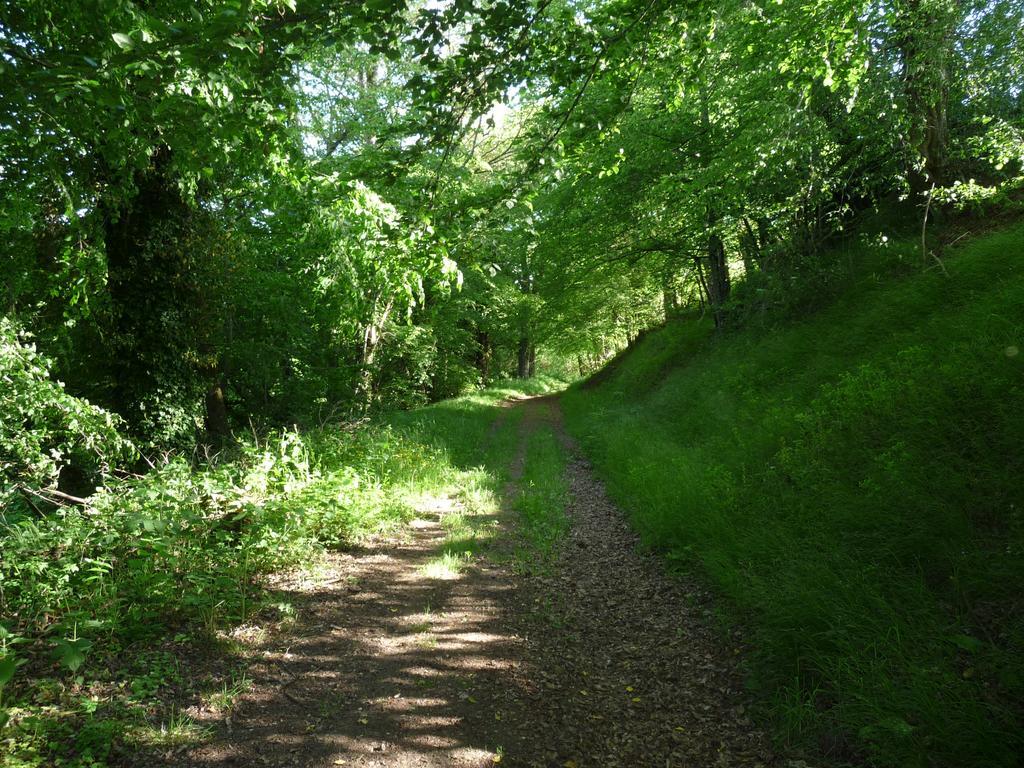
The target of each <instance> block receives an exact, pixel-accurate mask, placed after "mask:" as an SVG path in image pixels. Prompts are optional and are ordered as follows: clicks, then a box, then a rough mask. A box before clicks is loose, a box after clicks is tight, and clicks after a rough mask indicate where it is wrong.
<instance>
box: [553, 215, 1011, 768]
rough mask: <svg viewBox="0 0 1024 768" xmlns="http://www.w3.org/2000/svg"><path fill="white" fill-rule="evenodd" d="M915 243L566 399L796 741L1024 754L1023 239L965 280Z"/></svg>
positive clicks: (871, 757)
mask: <svg viewBox="0 0 1024 768" xmlns="http://www.w3.org/2000/svg"><path fill="white" fill-rule="evenodd" d="M913 249H914V244H913V243H912V242H910V241H908V242H904V243H895V244H893V245H891V246H890V247H889V248H883V247H866V246H862V247H858V248H851V249H849V250H848V251H847V252H845V253H844V254H842V256H843V259H844V260H846V261H847V262H848V263H851V264H853V265H854V269H853V272H852V274H854V275H855V276H856V277H857V278H858V279H857V280H855V281H853V282H852V283H851V284H850V285H849V287H848V288H847V289H846V290H844V291H843V292H842V293H841V294H840V296H839V298H838V299H837V300H835V301H834V302H832V303H831V304H830V305H829V306H826V307H824V308H822V309H820V310H819V311H816V312H815V313H813V314H811V315H809V316H805V317H803V318H800V319H794V320H792V321H789V322H787V323H786V324H784V325H781V326H779V327H776V328H773V329H765V328H761V329H753V328H751V329H748V330H737V331H733V332H731V333H727V334H724V335H723V336H721V337H715V336H714V335H713V334H712V332H711V330H710V328H709V326H708V324H707V322H698V321H696V320H683V321H679V322H676V323H673V324H670V325H669V326H668V327H667V328H666V329H665V330H663V331H661V332H658V333H654V334H651V335H650V336H648V337H647V338H646V339H645V340H644V341H643V342H642V343H641V344H639V345H638V347H637V348H636V349H635V350H634V351H632V352H631V353H629V354H627V355H625V356H623V357H622V358H621V359H620V360H618V361H617V362H616V364H615V366H614V367H613V368H612V369H611V370H609V371H608V372H607V374H606V375H605V376H603V377H602V379H601V381H600V382H599V383H596V384H595V385H594V386H591V387H589V388H588V387H576V388H574V389H573V390H571V391H570V392H569V393H568V394H567V395H566V396H565V397H564V403H565V410H566V414H567V419H568V423H569V426H570V429H571V431H573V432H574V433H575V434H576V435H577V436H578V437H579V438H580V439H581V441H582V443H583V445H584V447H585V449H586V451H587V452H588V453H589V454H590V456H591V457H592V458H593V459H594V461H595V463H596V466H597V467H598V469H599V471H600V473H601V474H602V475H603V477H604V478H605V479H606V481H607V484H608V488H609V491H610V492H611V493H612V494H613V496H614V497H615V498H616V499H617V500H618V501H619V502H620V503H621V504H622V505H623V506H624V507H625V508H627V509H628V510H629V512H630V513H631V515H632V518H633V520H634V522H635V525H636V527H637V528H638V529H639V530H640V531H641V532H642V534H643V536H644V537H645V540H646V541H647V542H648V543H649V544H650V545H652V546H654V547H656V548H658V549H660V550H662V551H664V552H665V553H666V555H667V557H668V558H670V559H671V560H672V561H673V562H675V563H677V564H678V565H679V566H680V567H684V568H690V569H695V570H696V571H697V572H698V573H699V574H701V575H702V576H703V578H705V579H706V580H707V581H708V582H709V584H711V585H712V586H713V587H714V588H715V589H716V591H717V592H718V594H719V595H721V597H722V598H723V600H722V605H723V608H724V611H725V612H726V614H727V618H728V619H729V620H733V621H742V622H744V623H746V624H748V625H749V627H750V631H751V633H752V639H753V640H754V641H755V646H756V649H757V650H756V652H755V653H754V655H753V657H752V658H751V659H750V668H751V673H752V674H751V684H752V685H753V686H754V687H756V688H757V689H758V691H759V692H760V694H761V695H762V697H763V699H764V700H765V701H766V702H768V706H769V709H770V713H771V715H772V717H773V718H774V722H775V724H776V726H777V729H778V732H779V734H780V736H781V737H782V738H783V739H784V740H785V741H786V742H787V743H789V744H790V745H791V746H793V745H795V746H800V745H806V746H808V747H810V748H811V750H812V751H819V752H820V751H824V752H826V753H827V754H830V755H831V756H832V757H833V758H834V759H835V760H836V761H838V762H842V761H848V762H851V763H856V764H863V763H864V762H869V763H871V764H874V765H886V766H890V765H891V766H950V767H952V766H968V765H970V766H1014V765H1019V760H1020V759H1021V758H1020V756H1021V754H1022V753H1024V737H1022V734H1024V720H1022V707H1021V702H1022V701H1024V619H1022V612H1021V607H1022V606H1021V595H1022V594H1024V519H1022V516H1021V504H1022V503H1024V499H1022V490H1024V474H1022V472H1024V450H1022V447H1021V439H1022V436H1024V356H1022V355H1021V354H1020V351H1019V350H1020V349H1024V228H1022V227H1020V226H1016V227H1014V228H1011V229H1008V230H1004V231H1000V232H997V233H994V234H989V235H986V236H984V237H980V238H978V239H976V240H974V241H973V242H971V243H969V244H967V245H965V246H963V247H961V248H959V249H957V250H956V251H955V252H954V253H950V254H948V255H947V257H946V260H945V266H946V269H947V270H948V272H949V277H948V278H947V277H944V276H943V275H942V274H941V273H940V272H939V271H938V270H932V271H929V272H927V273H924V274H920V273H916V272H914V273H910V272H909V271H908V270H907V268H906V267H902V268H900V267H899V266H898V265H896V263H895V261H896V259H895V258H894V255H896V254H902V255H906V254H907V253H913ZM887 260H888V261H890V262H892V263H891V264H890V265H889V266H886V261H887ZM898 273H902V275H900V274H898Z"/></svg>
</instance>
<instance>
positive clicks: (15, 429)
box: [0, 317, 133, 515]
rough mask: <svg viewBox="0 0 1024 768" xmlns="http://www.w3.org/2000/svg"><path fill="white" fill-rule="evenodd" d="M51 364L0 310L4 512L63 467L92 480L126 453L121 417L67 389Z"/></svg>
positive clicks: (22, 504) (0, 498) (0, 502)
mask: <svg viewBox="0 0 1024 768" xmlns="http://www.w3.org/2000/svg"><path fill="white" fill-rule="evenodd" d="M50 369H51V362H50V361H49V360H48V359H47V358H46V357H44V356H42V355H40V354H39V353H38V352H37V351H36V349H35V346H34V345H32V344H31V343H30V341H29V336H28V335H27V334H25V333H22V332H21V331H20V330H19V329H18V326H17V325H16V324H15V323H14V321H12V320H11V319H10V318H7V317H0V506H3V507H5V508H6V509H7V511H8V512H7V513H8V515H9V514H10V513H11V510H21V511H26V507H27V499H28V498H31V492H32V491H39V490H40V489H42V490H44V491H45V490H48V489H53V488H55V487H56V486H57V482H58V480H59V479H60V476H61V473H62V471H64V470H66V469H67V468H71V467H73V468H75V469H76V470H78V471H80V472H83V473H85V475H86V476H87V478H88V479H89V480H91V481H93V482H95V481H97V480H99V479H100V478H102V477H103V476H105V475H107V474H108V473H109V472H110V470H111V469H112V468H113V467H114V466H116V465H117V464H119V463H121V462H123V461H126V460H128V459H129V458H130V457H131V456H132V454H133V448H132V446H131V443H130V442H129V441H128V440H127V439H125V438H124V437H123V436H122V435H121V433H120V431H119V430H120V428H121V426H122V422H121V420H120V418H119V417H118V416H116V415H115V414H112V413H109V412H108V411H105V410H103V409H102V408H98V407H96V406H94V405H92V404H91V403H89V402H88V401H86V400H83V399H81V398H77V397H73V396H72V395H70V394H68V393H67V392H66V391H65V390H64V385H63V384H62V383H61V382H59V381H54V380H53V379H52V378H51V377H50ZM26 493H27V494H28V496H26Z"/></svg>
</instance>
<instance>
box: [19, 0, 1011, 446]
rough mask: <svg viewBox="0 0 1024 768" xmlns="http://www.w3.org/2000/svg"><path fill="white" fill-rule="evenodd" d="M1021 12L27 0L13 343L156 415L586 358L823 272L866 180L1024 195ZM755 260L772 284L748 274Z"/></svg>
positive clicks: (872, 206) (215, 412) (240, 421)
mask: <svg viewBox="0 0 1024 768" xmlns="http://www.w3.org/2000/svg"><path fill="white" fill-rule="evenodd" d="M1021 20H1022V8H1021V4H1020V3H1019V2H1013V1H1012V0H978V1H977V2H970V1H969V0H899V1H898V2H846V1H844V2H838V3H835V2H829V3H821V2H816V1H815V2H811V1H809V0H797V1H795V2H770V3H759V2H751V1H749V0H744V1H743V2H719V3H702V2H694V3H684V4H679V3H671V2H664V0H649V1H647V0H645V1H644V2H627V1H623V0H615V1H614V2H551V0H543V1H542V2H526V1H525V0H499V1H497V2H490V3H480V4H476V3H469V2H443V3H433V2H431V3H425V4H423V3H412V4H410V3H406V2H393V1H390V0H379V1H378V0H375V1H374V2H364V3H346V4H343V5H341V6H339V5H338V4H336V3H319V2H315V1H313V0H310V1H309V2H298V1H297V0H260V1H258V2H243V1H242V0H231V1H229V2H212V1H210V2H202V3H194V2H171V1H167V2H158V3H147V4H136V3H132V2H103V3H98V2H85V1H83V2H75V3H59V4H54V3H49V2H26V3H19V4H17V5H12V6H8V7H7V8H6V9H5V10H4V12H3V18H2V20H0V44H2V55H0V68H2V74H3V77H2V84H0V110H2V113H0V124H2V125H3V126H4V130H3V132H2V138H0V142H2V145H0V156H2V158H3V161H2V167H0V189H2V193H0V226H2V227H3V232H4V236H5V242H6V243H7V248H6V252H5V254H4V258H5V259H6V260H7V267H6V268H5V283H6V286H5V287H6V296H5V305H4V314H5V317H6V318H7V319H6V320H5V322H6V323H8V324H9V325H10V327H11V328H15V329H17V330H15V331H12V333H15V334H16V335H17V338H18V339H19V341H17V342H12V344H13V346H10V347H8V348H9V349H12V350H13V349H16V348H22V347H24V346H25V345H35V346H37V347H38V349H39V351H40V352H41V353H42V354H44V355H46V356H47V357H48V358H49V359H51V360H52V361H53V367H52V371H51V372H50V374H48V375H52V376H53V377H54V378H56V379H58V380H60V381H62V382H64V384H65V387H66V391H67V392H68V393H69V394H71V395H73V396H75V397H81V398H85V399H86V400H88V401H89V402H90V403H92V404H94V405H96V406H99V407H102V408H104V409H107V410H108V411H110V412H112V413H114V414H117V416H118V417H119V418H120V419H121V420H123V421H124V424H125V426H126V429H127V431H128V433H129V434H130V435H131V436H133V437H134V438H135V439H136V440H137V441H138V442H139V444H140V445H144V446H149V448H150V450H153V449H159V448H167V447H175V446H176V447H178V448H181V447H187V446H188V445H191V444H194V443H195V441H196V440H197V439H199V440H202V439H205V438H204V435H206V436H212V437H214V438H216V439H222V438H223V437H225V436H226V435H227V433H228V432H229V431H230V429H231V428H232V426H233V425H235V426H237V425H244V424H247V423H249V422H250V421H253V422H257V423H263V424H268V425H272V424H287V423H309V422H311V421H315V420H317V419H323V418H325V417H326V414H327V412H329V411H330V412H334V413H342V412H352V411H359V410H365V409H367V408H372V407H374V406H375V405H376V404H379V403H382V402H384V403H387V404H388V405H389V406H392V407H393V406H398V407H402V406H410V405H414V404H417V403H422V402H426V401H428V400H435V399H438V398H443V397H446V396H450V395H453V394H458V393H460V392H464V391H466V390H467V389H470V388H473V387H476V386H479V385H480V384H482V383H486V382H488V381H490V380H493V379H495V378H500V377H501V376H504V375H508V374H515V375H519V376H526V375H529V374H530V373H531V372H532V371H533V370H534V369H535V368H536V365H537V362H536V361H537V359H538V356H539V357H540V359H541V360H542V361H543V362H544V364H545V365H548V366H551V367H552V369H553V370H558V371H562V372H569V371H572V372H575V373H582V372H587V371H589V370H592V369H593V367H594V366H595V365H597V364H598V363H599V362H600V361H602V360H603V359H605V358H606V357H607V356H608V355H609V354H611V353H612V352H614V351H615V350H616V349H617V348H619V347H620V346H621V345H622V344H623V343H625V342H626V341H628V340H629V339H631V338H633V337H635V336H636V335H637V334H638V333H639V332H640V331H642V330H643V329H644V328H646V327H648V326H650V325H652V324H655V323H657V322H660V320H662V319H664V317H665V316H666V315H671V314H673V313H676V312H679V311H681V310H682V309H683V308H685V307H687V306H691V305H700V306H703V307H706V308H707V310H708V311H710V312H711V313H712V314H713V316H714V317H715V319H716V322H717V323H718V324H720V325H723V326H724V325H725V324H727V323H728V322H729V318H728V316H729V315H730V313H731V314H734V315H735V314H736V313H737V312H739V313H750V312H751V311H754V310H755V309H756V308H755V307H754V306H753V305H754V304H757V305H762V306H767V305H777V304H783V305H784V304H786V303H787V302H792V301H793V300H794V299H793V295H794V294H802V293H806V291H807V290H808V287H809V286H811V287H813V286H814V285H816V284H817V282H818V281H821V280H827V272H828V265H823V264H821V263H820V261H819V259H818V256H819V255H820V253H821V252H822V249H823V248H824V247H825V246H827V245H828V244H829V243H830V242H831V241H833V240H834V239H835V238H837V237H840V236H842V234H843V233H844V232H845V231H848V230H849V229H850V227H851V223H852V222H855V221H856V220H857V218H858V217H860V216H863V215H864V213H865V212H866V211H871V210H879V209H891V208H892V207H894V206H900V205H904V206H909V207H911V208H914V209H923V207H924V205H925V203H926V202H930V200H931V198H932V197H934V198H936V199H937V200H942V201H945V202H946V203H957V204H961V205H964V204H979V203H980V202H983V201H984V200H986V199H991V198H992V197H995V196H1006V195H1008V194H1012V190H1013V189H1015V188H1016V186H1018V185H1019V181H1020V175H1021V172H1022V171H1021V154H1022V135H1021V130H1022V123H1021V108H1022V107H1021V83H1022V66H1024V63H1022V51H1024V46H1022V44H1021V42H1022V41H1021V39H1020V38H1021ZM938 209H939V203H938V202H936V205H935V215H937V214H938ZM931 247H933V246H929V248H931ZM934 247H938V245H936V246H934ZM741 276H745V278H746V282H748V283H755V282H756V283H757V284H758V288H757V290H756V291H753V290H747V291H745V292H744V293H743V295H742V297H741V298H737V297H733V296H732V288H733V285H734V284H735V283H736V282H737V281H738V280H740V279H741ZM5 354H20V353H17V352H10V353H5Z"/></svg>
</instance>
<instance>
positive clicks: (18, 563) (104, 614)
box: [0, 379, 554, 768]
mask: <svg viewBox="0 0 1024 768" xmlns="http://www.w3.org/2000/svg"><path fill="white" fill-rule="evenodd" d="M553 384H554V382H551V381H548V380H544V379H538V380H534V381H530V382H514V383H509V384H507V385H497V386H494V387H492V388H490V389H487V390H484V391H481V392H478V393H475V394H472V395H469V396H466V397H462V398H458V399H455V400H450V401H445V402H442V403H438V404H436V405H433V406H430V407H426V408H422V409H419V410H416V411H411V412H403V413H396V414H392V415H390V416H388V417H386V418H382V419H379V420H377V421H374V422H371V423H368V424H362V425H350V426H346V427H342V428H339V427H332V428H325V429H323V430H320V431H313V432H294V431H292V432H285V433H281V434H276V435H271V436H266V437H263V438H260V439H258V440H257V439H251V440H248V441H246V442H244V443H242V444H240V445H239V446H237V447H236V448H234V449H233V450H232V451H231V452H226V453H225V454H224V455H222V456H221V457H219V458H217V459H215V460H213V461H212V462H210V463H209V464H206V465H204V466H201V467H196V466H193V465H191V464H190V463H188V462H187V461H185V460H183V459H181V460H171V461H168V462H167V463H166V464H164V465H161V466H159V467H157V468H155V469H154V470H153V471H151V472H150V473H148V474H147V475H145V476H144V477H129V478H126V479H124V480H122V481H118V482H116V483H114V482H111V484H110V485H108V486H107V487H105V488H103V489H101V490H100V492H98V493H97V494H95V495H94V496H92V497H91V498H90V499H89V500H88V501H87V503H86V504H84V505H68V506H65V507H62V508H60V509H57V510H54V511H50V512H48V513H47V514H45V515H31V516H30V515H20V516H14V515H11V514H8V513H7V512H5V511H2V510H0V609H2V610H0V697H2V698H0V766H2V768H39V767H41V766H61V767H62V768H99V767H100V766H104V765H107V764H108V763H109V762H111V761H113V762H117V756H118V752H119V751H123V750H134V749H144V750H145V749H173V748H177V747H178V746H179V745H181V744H183V743H189V742H192V741H195V740H198V739H202V738H204V737H205V734H203V733H202V732H200V729H198V728H197V726H196V725H195V724H194V723H192V722H190V721H189V719H188V718H187V717H186V716H184V715H183V714H182V713H181V711H180V709H178V708H177V705H176V703H175V702H176V701H177V702H180V701H181V700H182V699H183V698H184V699H188V698H189V697H190V696H193V697H199V698H201V699H202V700H203V701H207V700H209V702H213V703H216V702H217V701H221V700H227V699H229V698H231V697H232V696H234V695H237V692H238V691H240V690H242V689H244V685H245V676H244V659H243V658H241V657H239V658H238V659H237V661H238V664H239V667H238V669H236V670H235V671H234V672H232V673H231V674H230V675H228V676H227V677H225V679H222V680H221V679H214V680H198V679H196V676H195V674H194V673H193V672H192V670H191V665H192V664H193V663H194V662H195V661H196V660H197V659H203V658H208V657H211V656H213V657H217V656H224V655H225V654H227V655H229V656H238V653H237V650H238V649H236V648H233V647H232V640H231V637H232V634H231V630H232V629H233V628H235V627H238V626H239V625H243V624H252V623H256V624H261V623H262V624H267V623H269V624H273V622H274V621H276V620H277V619H287V615H288V612H289V610H290V609H289V606H287V605H279V604H278V602H277V598H276V597H275V596H274V595H273V594H272V593H268V592H267V590H266V588H265V584H266V581H265V578H264V577H265V576H267V575H268V574H271V573H273V572H276V571H281V570H286V569H290V568H293V567H297V566H303V567H310V566H314V567H315V565H316V562H317V560H318V558H319V557H320V556H321V554H322V553H323V552H325V551H326V550H327V549H329V548H335V547H341V548H344V547H346V546H351V545H354V544H357V543H359V542H362V541H365V540H367V539H371V538H374V537H378V536H382V535H388V536H391V535H401V531H402V529H403V525H404V523H406V522H407V521H408V520H410V519H411V518H412V517H413V516H414V515H415V514H416V510H417V507H418V506H419V505H420V504H421V503H422V502H423V500H424V498H435V497H447V498H454V499H455V500H456V501H457V502H458V504H459V506H460V508H462V509H464V510H466V511H467V514H465V515H450V516H448V517H447V518H446V521H445V525H446V528H447V529H448V530H447V532H448V540H447V541H446V550H445V552H444V553H443V554H442V556H441V558H439V565H438V567H449V566H452V567H458V563H459V562H460V558H463V557H465V556H466V555H467V553H471V552H472V551H473V550H474V549H475V548H477V547H479V546H482V545H483V544H485V543H486V538H487V536H488V535H489V531H487V530H485V529H484V528H482V527H481V526H480V525H479V524H477V523H475V522H474V520H473V517H474V515H473V514H472V513H473V512H474V511H476V510H480V509H487V508H489V507H492V506H494V505H495V504H496V499H497V497H498V495H499V494H500V492H501V488H502V485H503V482H504V478H505V473H506V471H507V464H508V460H509V457H510V456H511V454H512V453H513V451H514V445H515V443H516V440H517V437H516V425H515V416H510V415H509V414H512V413H514V412H512V411H509V410H508V409H504V408H500V407H499V405H500V403H501V402H502V401H503V400H505V399H508V398H511V397H518V396H522V395H523V394H537V393H540V392H545V391H548V389H550V388H551V387H552V386H553Z"/></svg>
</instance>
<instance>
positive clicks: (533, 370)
mask: <svg viewBox="0 0 1024 768" xmlns="http://www.w3.org/2000/svg"><path fill="white" fill-rule="evenodd" d="M529 374H530V378H531V379H532V378H533V377H534V376H536V375H537V347H536V346H534V345H533V344H531V345H530V365H529Z"/></svg>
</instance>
